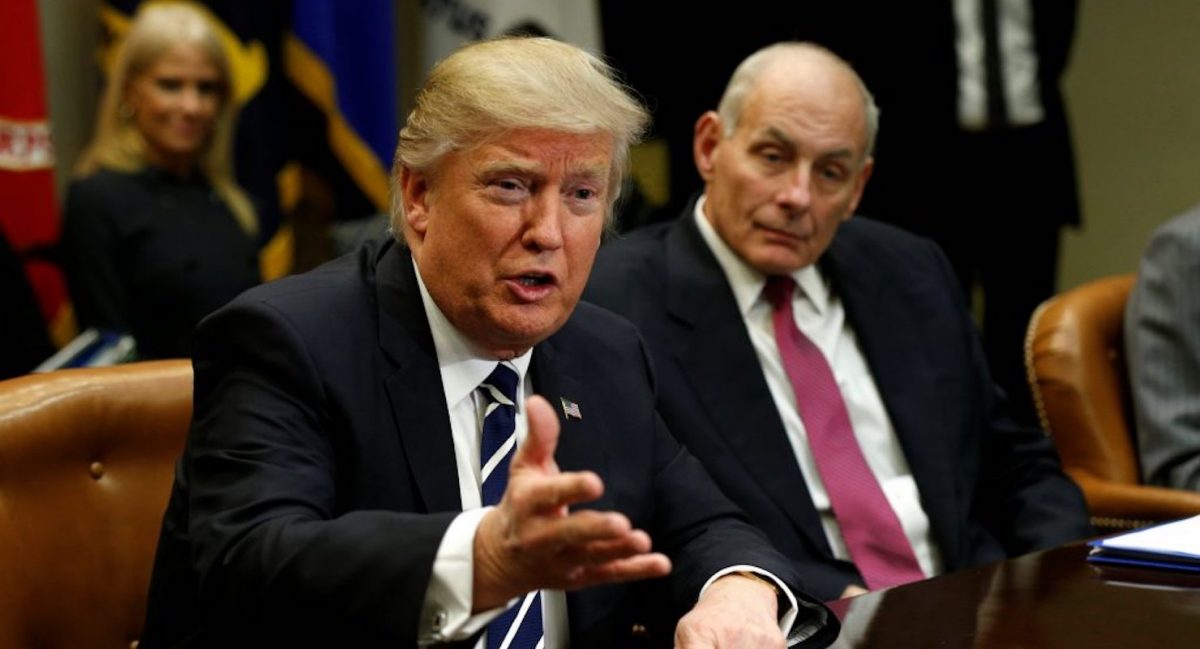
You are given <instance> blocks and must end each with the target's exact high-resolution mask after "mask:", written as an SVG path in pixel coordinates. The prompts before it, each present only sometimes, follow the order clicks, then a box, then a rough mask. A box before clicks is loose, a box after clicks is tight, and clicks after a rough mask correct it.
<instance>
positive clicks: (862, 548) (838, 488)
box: [765, 276, 925, 590]
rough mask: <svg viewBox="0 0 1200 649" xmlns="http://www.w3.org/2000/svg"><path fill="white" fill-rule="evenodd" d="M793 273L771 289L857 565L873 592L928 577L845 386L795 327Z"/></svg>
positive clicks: (812, 436) (787, 362) (801, 403)
mask: <svg viewBox="0 0 1200 649" xmlns="http://www.w3.org/2000/svg"><path fill="white" fill-rule="evenodd" d="M795 288H796V283H795V282H794V281H793V280H792V278H790V277H786V276H773V277H771V278H770V279H768V280H767V287H766V290H765V293H766V297H767V300H769V301H770V303H771V306H772V308H773V309H774V312H773V314H772V321H773V322H774V324H775V341H776V343H777V344H778V345H779V355H780V357H781V358H782V359H783V367H784V370H786V371H787V374H788V378H789V379H790V380H791V382H792V388H793V391H794V392H795V394H796V407H797V408H798V409H799V410H800V419H801V420H802V421H803V422H804V428H805V431H806V432H807V433H808V445H809V448H810V449H811V450H812V454H813V458H814V460H815V461H816V463H817V472H818V473H820V474H821V481H822V482H823V483H825V491H826V492H827V493H828V494H829V502H830V504H832V505H833V513H834V515H835V516H836V517H837V520H838V526H839V527H840V528H841V530H842V538H843V539H845V541H846V547H847V549H848V550H849V551H850V557H851V558H852V559H853V560H854V565H855V566H857V567H858V571H859V572H860V573H861V574H862V576H863V579H865V580H866V582H867V587H868V588H870V589H871V590H875V589H879V588H887V587H889V586H895V585H898V584H903V583H907V582H910V581H916V580H918V579H924V578H925V574H924V573H923V572H921V567H920V564H918V563H917V557H916V555H915V554H913V549H912V545H911V544H910V543H909V542H908V537H906V536H905V535H904V528H902V527H901V526H900V520H899V519H898V518H896V512H895V511H893V510H892V507H891V505H890V504H889V503H888V501H887V498H886V497H885V496H884V495H883V490H882V489H880V488H879V482H878V481H877V480H876V479H875V475H874V474H872V473H871V469H870V467H868V466H867V461H866V458H864V457H863V454H862V449H861V448H859V446H858V440H856V439H855V438H854V429H853V428H852V427H851V425H850V415H849V414H848V413H847V412H846V404H845V403H844V402H843V401H842V394H841V390H839V389H838V385H837V381H836V380H835V379H834V377H833V371H832V370H831V369H830V368H829V363H828V362H827V361H826V360H825V356H824V354H822V353H821V350H820V349H817V346H816V345H815V344H813V342H812V341H811V340H809V338H808V337H807V336H805V335H804V334H803V333H802V332H801V331H800V328H799V327H797V326H796V320H795V317H794V315H793V314H792V293H793V292H794V290H795Z"/></svg>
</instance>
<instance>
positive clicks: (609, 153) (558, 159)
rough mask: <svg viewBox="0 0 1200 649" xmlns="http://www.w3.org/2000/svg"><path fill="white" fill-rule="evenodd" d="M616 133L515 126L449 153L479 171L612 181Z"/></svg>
mask: <svg viewBox="0 0 1200 649" xmlns="http://www.w3.org/2000/svg"><path fill="white" fill-rule="evenodd" d="M613 156H614V151H613V137H612V135H610V134H608V133H600V132H588V133H571V132H563V131H553V130H548V129H531V128H521V129H511V130H506V131H502V132H498V133H495V134H493V135H491V136H489V137H486V138H483V139H482V140H480V141H478V143H477V144H476V145H475V146H473V147H470V148H468V149H466V150H463V151H458V152H452V153H451V154H449V155H447V156H446V158H445V159H444V160H443V161H442V163H441V164H440V165H438V166H439V167H445V166H446V162H447V161H449V160H450V159H453V158H461V159H465V160H467V161H469V162H470V166H471V167H472V169H473V170H474V171H476V172H499V171H505V170H508V171H512V172H514V173H521V174H528V175H536V176H543V177H550V176H554V177H560V176H561V177H572V178H585V179H588V180H591V181H594V182H597V183H603V184H606V183H608V182H609V181H610V180H611V178H612V174H613V171H614V160H613Z"/></svg>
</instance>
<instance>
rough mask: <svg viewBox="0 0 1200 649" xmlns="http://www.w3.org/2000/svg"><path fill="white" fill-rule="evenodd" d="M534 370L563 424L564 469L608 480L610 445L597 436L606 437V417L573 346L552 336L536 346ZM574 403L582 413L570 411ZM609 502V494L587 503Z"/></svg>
mask: <svg viewBox="0 0 1200 649" xmlns="http://www.w3.org/2000/svg"><path fill="white" fill-rule="evenodd" d="M530 373H531V375H532V379H533V391H534V393H535V394H540V395H542V396H543V397H545V398H546V400H547V401H549V402H550V407H552V408H553V409H554V412H555V414H556V415H557V416H558V423H559V426H561V428H560V429H559V435H558V447H557V449H556V450H555V453H554V460H555V462H556V463H557V464H558V468H559V469H561V470H562V471H582V470H585V469H586V470H589V471H595V472H596V473H597V474H599V475H600V478H601V479H602V480H607V479H608V475H609V473H608V471H607V467H608V462H609V459H610V458H609V456H608V449H607V446H606V445H604V444H598V443H596V440H601V439H604V437H603V435H604V431H602V430H599V428H598V426H599V422H600V421H601V420H602V418H601V417H599V416H597V415H598V414H599V413H598V412H597V411H594V410H593V409H594V408H598V407H599V404H596V403H591V402H589V401H588V399H587V397H588V396H589V394H592V393H593V391H589V390H587V388H586V386H585V384H584V381H583V380H582V379H581V377H586V376H587V374H586V373H583V371H582V370H581V369H580V368H576V367H575V366H574V365H573V364H572V363H571V359H570V354H569V346H568V344H567V343H565V342H564V341H563V340H562V337H561V335H555V336H551V337H550V338H549V339H547V340H545V341H543V342H541V343H539V344H538V345H537V346H536V347H534V349H533V358H532V360H531V361H530ZM570 404H574V405H575V406H577V407H578V408H579V416H578V417H576V416H570V417H568V416H567V415H566V406H568V405H570ZM589 413H593V414H592V416H588V414H589ZM608 502H609V496H608V495H607V494H606V495H605V496H602V497H601V498H600V500H597V501H593V502H589V503H586V504H585V505H584V506H585V507H586V508H588V509H601V510H603V509H610V508H611V506H610V505H609V504H608Z"/></svg>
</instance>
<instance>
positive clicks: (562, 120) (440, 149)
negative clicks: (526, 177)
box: [391, 37, 649, 239]
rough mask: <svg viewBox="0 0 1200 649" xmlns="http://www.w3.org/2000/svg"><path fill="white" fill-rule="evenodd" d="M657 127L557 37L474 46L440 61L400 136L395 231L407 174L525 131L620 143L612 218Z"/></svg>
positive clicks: (596, 66) (591, 61) (588, 59)
mask: <svg viewBox="0 0 1200 649" xmlns="http://www.w3.org/2000/svg"><path fill="white" fill-rule="evenodd" d="M648 122H649V114H648V113H647V112H646V109H645V108H643V107H642V105H641V104H640V103H639V102H638V101H637V100H636V99H634V98H633V96H632V95H631V93H630V91H629V90H628V89H627V88H626V87H625V86H624V85H623V84H622V83H621V82H620V81H618V80H617V79H616V75H615V73H614V72H613V70H612V68H610V67H609V66H608V65H607V64H606V63H604V62H603V61H601V60H600V59H598V58H596V57H595V56H593V55H591V54H589V53H587V52H585V51H583V50H581V49H579V48H577V47H575V46H573V45H568V44H566V43H561V42H559V41H555V40H552V39H549V38H519V37H518V38H500V39H496V40H489V41H482V42H478V43H474V44H471V45H467V46H465V47H463V48H461V49H459V50H457V51H456V52H454V53H453V54H451V55H450V56H449V57H447V58H446V59H444V60H443V61H441V62H439V63H438V64H437V65H436V66H435V67H434V68H433V70H432V71H431V72H430V73H429V78H428V80H427V81H426V82H425V85H424V87H423V88H422V89H421V91H420V92H419V93H418V94H417V98H416V107H415V108H413V110H412V112H411V113H409V115H408V120H407V121H406V123H405V125H404V128H403V129H401V130H400V142H399V144H398V146H397V147H396V159H395V162H394V163H393V165H392V181H391V186H392V231H393V233H394V234H395V235H396V237H397V238H398V239H399V238H400V234H401V233H402V232H403V227H402V226H403V224H402V220H403V211H404V206H403V200H402V199H403V197H402V196H401V195H400V194H401V191H400V186H399V177H400V170H401V169H403V168H407V169H410V170H413V171H423V172H428V171H430V170H432V169H434V168H435V167H436V166H437V165H438V163H440V162H441V160H442V158H443V157H444V156H445V155H446V154H447V153H450V152H452V151H463V150H469V149H472V148H474V147H477V146H479V145H480V144H483V143H485V142H486V141H487V140H488V139H489V138H491V137H494V136H496V135H499V134H501V133H504V132H506V131H511V130H514V129H522V128H537V129H548V130H552V131H561V132H564V133H607V134H610V135H612V137H613V160H612V173H611V174H610V177H609V186H608V190H609V191H608V196H609V206H608V210H607V211H608V215H609V218H610V219H611V215H612V205H613V203H614V202H615V201H616V199H617V196H618V195H619V193H620V188H621V181H622V180H623V178H624V173H625V167H626V164H627V163H628V159H629V149H630V147H632V146H633V145H634V144H635V143H636V142H637V141H638V139H639V138H640V137H641V135H642V133H643V131H644V130H645V129H646V125H647V123H648Z"/></svg>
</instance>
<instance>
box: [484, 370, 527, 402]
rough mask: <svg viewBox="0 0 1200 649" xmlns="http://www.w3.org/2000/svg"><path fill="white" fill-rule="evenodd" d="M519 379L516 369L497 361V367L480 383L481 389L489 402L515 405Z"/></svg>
mask: <svg viewBox="0 0 1200 649" xmlns="http://www.w3.org/2000/svg"><path fill="white" fill-rule="evenodd" d="M518 380H519V377H518V376H517V372H516V370H514V369H513V368H512V367H510V366H509V365H508V364H506V363H497V364H496V369H494V370H492V373H491V374H488V377H487V378H486V379H484V380H483V383H480V384H479V389H480V390H483V395H484V397H485V398H486V399H487V400H488V402H489V403H499V404H501V405H505V406H515V405H516V402H517V381H518Z"/></svg>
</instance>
